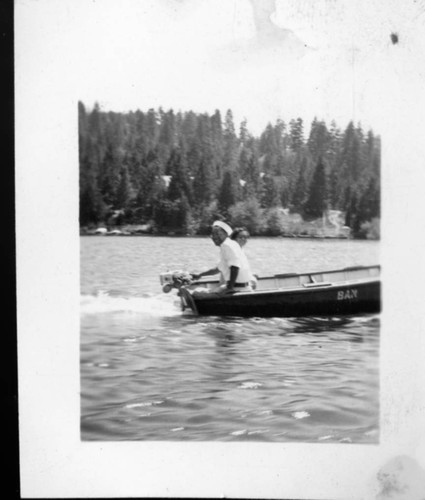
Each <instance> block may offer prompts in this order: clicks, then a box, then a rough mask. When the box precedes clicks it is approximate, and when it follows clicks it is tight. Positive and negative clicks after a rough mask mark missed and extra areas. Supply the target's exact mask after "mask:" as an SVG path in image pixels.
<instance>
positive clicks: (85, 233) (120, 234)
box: [79, 229, 380, 241]
mask: <svg viewBox="0 0 425 500" xmlns="http://www.w3.org/2000/svg"><path fill="white" fill-rule="evenodd" d="M79 236H103V237H112V236H115V237H129V236H137V237H139V236H140V237H153V238H205V237H206V236H208V235H205V234H181V233H177V232H173V231H170V232H156V233H153V232H142V231H126V230H120V229H113V230H111V231H108V230H106V231H99V230H82V229H80V232H79ZM251 238H288V239H300V240H305V239H311V240H338V241H341V240H348V241H353V240H358V241H380V238H354V237H353V236H341V235H332V234H306V235H305V234H277V235H272V234H256V235H251Z"/></svg>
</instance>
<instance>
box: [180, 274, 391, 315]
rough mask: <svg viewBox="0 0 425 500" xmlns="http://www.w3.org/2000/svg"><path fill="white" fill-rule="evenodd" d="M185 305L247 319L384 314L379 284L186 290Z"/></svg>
mask: <svg viewBox="0 0 425 500" xmlns="http://www.w3.org/2000/svg"><path fill="white" fill-rule="evenodd" d="M181 298H182V303H183V306H184V307H190V308H191V309H192V310H193V311H194V312H196V313H198V314H200V315H214V316H244V317H249V316H251V317H300V316H340V315H354V314H365V313H379V312H380V311H381V284H380V281H379V280H376V281H375V280H373V281H367V282H362V283H361V282H358V283H352V284H335V285H330V286H318V287H314V288H313V287H311V288H302V289H296V290H273V291H261V292H245V293H235V294H234V295H218V294H205V295H201V296H199V297H197V296H196V294H192V293H190V292H188V291H187V290H184V291H183V290H182V294H181Z"/></svg>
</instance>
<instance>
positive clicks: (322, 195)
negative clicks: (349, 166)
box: [304, 158, 328, 219]
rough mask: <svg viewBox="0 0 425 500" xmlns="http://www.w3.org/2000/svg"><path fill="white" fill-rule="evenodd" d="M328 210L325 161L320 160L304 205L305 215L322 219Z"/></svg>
mask: <svg viewBox="0 0 425 500" xmlns="http://www.w3.org/2000/svg"><path fill="white" fill-rule="evenodd" d="M327 208H328V190H327V179H326V170H325V165H324V162H323V160H322V159H321V158H320V159H319V162H318V163H317V166H316V170H315V171H314V174H313V178H312V181H311V183H310V187H309V191H308V197H307V200H306V202H305V204H304V215H305V216H306V217H307V218H310V219H315V218H318V217H322V215H323V213H324V212H325V210H327Z"/></svg>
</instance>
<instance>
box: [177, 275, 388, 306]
mask: <svg viewBox="0 0 425 500" xmlns="http://www.w3.org/2000/svg"><path fill="white" fill-rule="evenodd" d="M380 282H381V280H380V278H379V277H376V276H374V277H369V278H361V279H358V280H349V281H339V282H336V283H330V284H328V283H326V285H323V284H322V283H317V284H316V286H307V287H304V286H303V285H300V286H297V287H295V288H282V287H280V288H268V289H265V290H249V291H244V290H241V291H238V290H236V291H235V292H234V293H231V294H219V293H214V292H210V293H205V294H200V295H196V294H194V290H190V289H189V288H186V290H187V291H188V292H189V293H190V295H191V296H192V298H193V300H194V301H198V300H202V301H203V300H208V301H210V300H223V299H224V300H228V299H231V298H232V297H257V296H263V295H289V294H305V293H316V292H317V293H318V292H322V291H329V290H333V291H335V290H338V289H340V288H343V289H346V288H349V287H350V286H363V285H371V284H375V283H376V284H378V283H380ZM214 283H215V282H214Z"/></svg>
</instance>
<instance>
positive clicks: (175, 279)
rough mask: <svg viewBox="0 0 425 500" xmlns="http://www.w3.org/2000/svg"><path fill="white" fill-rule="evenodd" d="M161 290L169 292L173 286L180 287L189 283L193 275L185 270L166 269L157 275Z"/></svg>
mask: <svg viewBox="0 0 425 500" xmlns="http://www.w3.org/2000/svg"><path fill="white" fill-rule="evenodd" d="M159 279H160V282H161V285H162V291H163V292H164V293H169V292H171V290H172V289H173V288H177V289H180V288H181V287H182V286H187V285H190V284H191V283H192V281H193V277H192V275H191V274H190V273H188V272H187V271H167V272H165V273H161V274H160V275H159Z"/></svg>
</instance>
